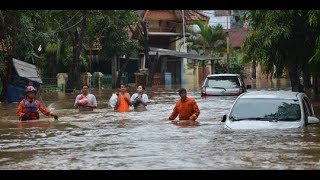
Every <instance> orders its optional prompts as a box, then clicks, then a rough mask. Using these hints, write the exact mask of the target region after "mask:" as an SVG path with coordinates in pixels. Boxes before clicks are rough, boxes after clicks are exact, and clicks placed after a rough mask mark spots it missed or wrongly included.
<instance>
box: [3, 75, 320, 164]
mask: <svg viewBox="0 0 320 180" xmlns="http://www.w3.org/2000/svg"><path fill="white" fill-rule="evenodd" d="M246 83H247V84H252V85H253V89H252V90H251V91H255V90H259V89H290V88H288V87H289V86H290V84H288V82H287V81H285V80H278V81H268V82H258V83H256V82H250V81H247V82H246ZM176 88H178V87H176ZM176 88H175V89H163V88H153V89H147V90H148V92H147V93H148V95H149V98H150V99H151V102H150V104H149V105H148V111H146V112H128V113H116V112H113V110H112V109H110V108H107V105H106V101H107V99H108V98H109V97H110V96H111V93H112V92H111V91H110V90H101V91H94V92H93V93H94V94H95V95H96V97H97V100H98V106H99V107H98V109H96V110H95V112H94V113H86V114H84V113H82V114H79V113H78V112H77V110H75V109H73V107H72V106H73V102H74V99H75V97H76V95H77V94H62V93H47V94H43V100H44V103H45V104H46V106H48V108H51V109H52V110H53V111H55V112H57V113H58V114H59V116H60V118H59V121H53V119H52V118H48V117H46V116H43V115H42V116H41V120H39V121H36V122H19V121H17V117H16V116H15V111H16V106H17V104H0V112H1V118H0V169H48V170H52V169H111V170H114V169H124V170H127V169H178V170H181V169H320V153H319V152H320V138H319V135H320V128H319V126H318V125H313V126H308V127H305V128H301V129H290V130H281V131H280V130H265V131H261V130H259V131H228V130H225V129H223V123H221V122H220V120H221V117H222V116H223V115H224V114H226V113H227V112H228V110H229V108H230V107H231V105H232V103H233V102H234V100H235V98H236V97H210V98H201V97H200V92H199V90H198V89H196V90H194V89H193V90H192V89H191V90H190V89H189V91H188V95H189V96H191V97H193V98H195V99H196V101H197V103H198V105H199V108H200V110H201V114H200V116H199V118H198V122H199V123H198V124H186V123H184V122H180V123H178V122H174V123H172V122H171V121H167V120H166V119H167V117H168V116H169V115H170V113H171V111H172V108H173V106H174V103H175V100H176V99H178V98H179V96H178V95H177V93H176ZM130 93H131V94H132V93H133V91H131V92H130ZM313 105H314V107H315V111H316V113H317V114H318V117H319V112H320V108H319V107H320V106H319V102H315V101H314V102H313Z"/></svg>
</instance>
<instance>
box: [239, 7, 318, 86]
mask: <svg viewBox="0 0 320 180" xmlns="http://www.w3.org/2000/svg"><path fill="white" fill-rule="evenodd" d="M310 12H311V11H306V10H298V11H297V10H285V11H283V10H281V11H280V10H277V11H275V10H273V11H268V10H258V11H250V12H249V16H248V20H249V25H250V29H251V32H250V34H249V35H248V38H247V40H246V42H245V45H244V48H243V49H244V52H246V56H245V58H247V59H252V60H255V61H257V62H259V63H261V64H262V65H263V66H264V68H265V71H266V72H267V73H270V72H272V71H273V67H274V66H275V67H276V69H275V70H276V74H278V75H280V74H282V71H283V70H284V69H287V70H288V72H289V76H290V80H291V86H292V90H293V91H299V90H301V89H300V88H301V86H302V85H301V84H300V81H299V76H300V75H301V74H303V77H304V78H305V79H304V81H305V82H306V84H309V82H308V81H310V72H309V67H310V64H309V60H310V59H311V58H312V57H313V56H314V54H315V51H314V50H315V39H316V37H318V34H319V27H318V25H315V24H317V23H313V25H312V24H310V17H311V14H312V13H311V14H310ZM318 21H319V19H317V20H315V22H318ZM318 24H319V23H318Z"/></svg>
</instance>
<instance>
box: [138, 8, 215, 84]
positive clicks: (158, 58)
mask: <svg viewBox="0 0 320 180" xmlns="http://www.w3.org/2000/svg"><path fill="white" fill-rule="evenodd" d="M137 13H138V14H139V16H140V18H141V20H142V21H143V22H146V23H147V29H148V33H147V34H148V35H147V37H148V46H149V57H150V60H149V61H146V58H145V54H144V53H141V54H140V55H141V56H140V61H139V69H140V70H143V71H144V70H145V69H146V68H147V69H148V70H149V72H154V76H153V84H152V85H166V86H168V87H171V85H175V84H178V85H180V84H181V85H186V86H187V87H190V88H194V86H198V85H199V69H198V67H197V66H193V63H195V61H196V60H197V61H206V60H213V58H211V57H205V56H200V55H198V54H193V53H191V52H187V48H186V46H183V44H184V38H185V37H188V36H189V34H187V33H184V32H183V27H182V25H183V23H184V24H187V25H189V24H192V23H193V22H194V21H195V20H201V21H204V22H208V21H209V17H208V16H206V15H204V14H203V13H202V12H200V11H195V10H140V11H137ZM137 32H141V33H140V34H139V33H137ZM143 32H144V31H143V27H141V26H140V27H139V26H138V27H137V28H136V30H135V32H134V33H133V38H138V39H140V40H141V41H142V39H143V36H144V33H143ZM206 69H208V70H207V71H206V74H209V73H210V64H209V65H208V67H206ZM200 72H203V71H202V70H201V71H200Z"/></svg>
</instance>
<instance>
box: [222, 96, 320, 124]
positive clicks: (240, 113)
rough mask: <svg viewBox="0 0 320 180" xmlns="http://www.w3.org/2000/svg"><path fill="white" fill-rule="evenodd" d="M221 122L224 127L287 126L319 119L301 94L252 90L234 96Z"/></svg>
mask: <svg viewBox="0 0 320 180" xmlns="http://www.w3.org/2000/svg"><path fill="white" fill-rule="evenodd" d="M222 122H225V124H224V127H225V128H226V129H287V128H299V127H304V126H306V125H308V124H315V123H319V119H318V118H317V117H315V114H314V111H313V107H312V105H311V103H310V101H309V98H308V97H307V95H306V94H304V93H300V92H292V91H252V92H247V93H244V94H242V95H240V96H239V97H238V98H237V99H236V101H235V102H234V103H233V105H232V107H231V110H230V112H229V114H228V115H224V116H223V119H222Z"/></svg>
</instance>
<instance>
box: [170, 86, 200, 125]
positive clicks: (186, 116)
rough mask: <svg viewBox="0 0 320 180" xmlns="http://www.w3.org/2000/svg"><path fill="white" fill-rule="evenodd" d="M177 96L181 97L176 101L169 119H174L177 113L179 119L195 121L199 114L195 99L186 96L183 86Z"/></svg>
mask: <svg viewBox="0 0 320 180" xmlns="http://www.w3.org/2000/svg"><path fill="white" fill-rule="evenodd" d="M179 96H180V97H181V99H180V100H178V101H177V102H176V105H175V107H174V109H173V112H172V113H171V115H170V117H169V120H174V119H175V118H176V117H177V116H178V115H179V120H192V121H195V120H196V119H197V118H198V116H199V115H200V110H199V108H198V105H197V103H196V101H195V100H194V99H192V98H189V97H187V90H186V89H185V88H181V89H179Z"/></svg>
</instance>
